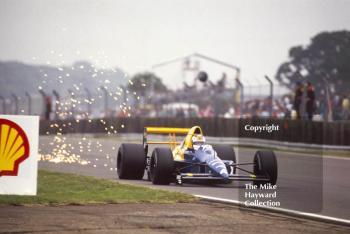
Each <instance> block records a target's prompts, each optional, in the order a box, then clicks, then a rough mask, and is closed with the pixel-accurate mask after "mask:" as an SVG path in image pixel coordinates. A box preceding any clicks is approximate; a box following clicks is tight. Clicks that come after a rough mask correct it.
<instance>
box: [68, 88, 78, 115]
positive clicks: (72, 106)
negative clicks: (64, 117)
mask: <svg viewBox="0 0 350 234" xmlns="http://www.w3.org/2000/svg"><path fill="white" fill-rule="evenodd" d="M68 93H69V95H70V98H71V102H72V103H73V104H72V105H71V112H72V118H73V119H74V118H75V117H74V114H75V108H74V106H75V104H74V102H75V101H76V100H75V94H74V92H73V91H72V90H71V89H68ZM73 100H74V102H73Z"/></svg>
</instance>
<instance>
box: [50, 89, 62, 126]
mask: <svg viewBox="0 0 350 234" xmlns="http://www.w3.org/2000/svg"><path fill="white" fill-rule="evenodd" d="M52 93H53V95H54V96H55V120H57V119H58V111H59V110H60V109H61V108H58V105H61V102H60V94H59V93H58V92H57V91H56V90H52Z"/></svg>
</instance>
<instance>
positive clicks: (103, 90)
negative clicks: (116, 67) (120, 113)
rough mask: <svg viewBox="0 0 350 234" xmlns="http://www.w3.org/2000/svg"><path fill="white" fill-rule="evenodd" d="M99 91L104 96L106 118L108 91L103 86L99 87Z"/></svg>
mask: <svg viewBox="0 0 350 234" xmlns="http://www.w3.org/2000/svg"><path fill="white" fill-rule="evenodd" d="M100 89H101V90H102V92H103V93H104V95H105V117H107V111H108V91H107V89H106V88H105V87H104V86H100Z"/></svg>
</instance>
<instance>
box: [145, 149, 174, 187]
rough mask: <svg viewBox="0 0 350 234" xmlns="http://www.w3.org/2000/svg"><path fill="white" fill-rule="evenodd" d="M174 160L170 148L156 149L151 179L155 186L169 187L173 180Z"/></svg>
mask: <svg viewBox="0 0 350 234" xmlns="http://www.w3.org/2000/svg"><path fill="white" fill-rule="evenodd" d="M173 172H174V159H173V153H172V152H171V150H170V149H168V148H155V149H154V151H153V153H152V156H151V163H150V173H149V175H150V178H151V181H152V183H153V184H162V185H168V184H170V182H171V181H172V180H173Z"/></svg>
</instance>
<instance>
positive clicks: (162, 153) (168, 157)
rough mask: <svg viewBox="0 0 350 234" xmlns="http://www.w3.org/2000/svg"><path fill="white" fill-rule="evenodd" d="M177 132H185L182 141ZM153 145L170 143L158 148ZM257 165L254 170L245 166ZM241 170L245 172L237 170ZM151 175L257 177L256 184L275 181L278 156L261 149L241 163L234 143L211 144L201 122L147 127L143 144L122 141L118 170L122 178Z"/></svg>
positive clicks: (169, 178) (163, 178)
mask: <svg viewBox="0 0 350 234" xmlns="http://www.w3.org/2000/svg"><path fill="white" fill-rule="evenodd" d="M164 134H165V135H168V136H169V139H168V140H163V139H162V138H161V140H158V141H155V140H153V141H150V140H149V139H148V138H149V136H150V135H164ZM176 135H185V138H184V139H183V140H182V141H180V142H178V141H177V140H176ZM149 145H167V147H156V148H154V150H153V152H152V154H151V155H148V149H149ZM246 165H253V171H249V170H246V169H243V168H242V167H241V166H246ZM237 170H240V171H241V172H243V173H242V174H241V173H240V174H238V173H236V171H237ZM145 171H146V173H147V177H148V179H149V180H150V181H152V182H153V184H163V185H166V184H170V183H173V182H174V183H177V184H182V183H183V182H196V181H205V182H209V181H210V182H219V183H230V182H231V181H234V180H237V181H253V183H254V184H255V185H260V184H267V183H270V184H271V185H275V184H276V181H277V160H276V156H275V154H274V152H273V151H267V150H264V151H261V150H259V151H257V152H256V153H255V156H254V161H253V162H252V163H237V160H236V155H235V151H234V149H233V147H231V146H229V145H211V144H208V143H207V142H206V140H205V137H204V136H203V132H202V129H201V128H200V127H199V126H194V127H192V128H160V127H146V128H144V134H143V144H142V145H141V144H122V145H121V146H120V147H119V150H118V155H117V173H118V177H119V178H120V179H138V180H141V179H143V177H144V174H145Z"/></svg>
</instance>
